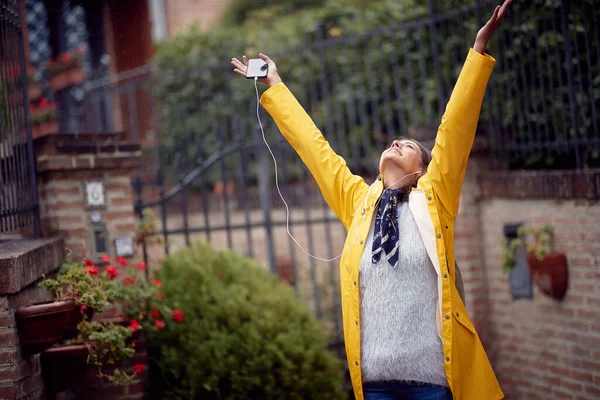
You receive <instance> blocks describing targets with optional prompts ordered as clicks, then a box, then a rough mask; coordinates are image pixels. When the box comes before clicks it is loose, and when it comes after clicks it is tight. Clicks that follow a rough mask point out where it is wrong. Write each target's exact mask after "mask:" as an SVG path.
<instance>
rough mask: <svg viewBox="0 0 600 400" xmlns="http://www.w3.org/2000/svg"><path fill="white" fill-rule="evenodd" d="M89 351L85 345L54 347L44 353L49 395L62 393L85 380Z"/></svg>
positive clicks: (42, 359)
mask: <svg viewBox="0 0 600 400" xmlns="http://www.w3.org/2000/svg"><path fill="white" fill-rule="evenodd" d="M87 358H88V349H87V347H86V346H85V345H83V344H75V345H66V344H60V345H56V346H53V347H51V348H49V349H48V350H46V351H45V352H43V353H42V355H41V364H42V375H43V377H44V383H45V384H46V390H47V391H48V392H49V393H52V394H54V393H59V392H62V391H64V390H66V389H68V388H69V387H71V386H72V385H73V383H75V382H77V381H81V380H83V378H84V375H85V371H86V364H87Z"/></svg>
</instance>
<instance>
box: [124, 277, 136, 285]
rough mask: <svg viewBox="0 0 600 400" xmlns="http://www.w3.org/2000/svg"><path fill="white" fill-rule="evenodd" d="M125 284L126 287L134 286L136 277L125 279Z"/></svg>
mask: <svg viewBox="0 0 600 400" xmlns="http://www.w3.org/2000/svg"><path fill="white" fill-rule="evenodd" d="M123 283H124V284H125V285H133V284H134V283H135V276H134V275H129V276H128V277H126V278H125V279H123Z"/></svg>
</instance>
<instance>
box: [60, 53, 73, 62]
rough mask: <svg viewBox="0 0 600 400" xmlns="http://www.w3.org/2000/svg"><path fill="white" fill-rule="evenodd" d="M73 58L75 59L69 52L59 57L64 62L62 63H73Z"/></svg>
mask: <svg viewBox="0 0 600 400" xmlns="http://www.w3.org/2000/svg"><path fill="white" fill-rule="evenodd" d="M71 58H73V56H72V55H71V53H69V52H67V53H62V54H61V55H60V57H59V59H60V61H62V62H69V61H71Z"/></svg>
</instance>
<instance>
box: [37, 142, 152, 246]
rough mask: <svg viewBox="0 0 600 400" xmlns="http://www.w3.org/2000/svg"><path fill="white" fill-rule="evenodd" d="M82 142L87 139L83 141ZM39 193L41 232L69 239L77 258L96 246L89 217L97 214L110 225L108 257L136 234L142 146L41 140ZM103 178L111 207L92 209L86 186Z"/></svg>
mask: <svg viewBox="0 0 600 400" xmlns="http://www.w3.org/2000/svg"><path fill="white" fill-rule="evenodd" d="M82 139H83V140H82ZM36 148H37V165H38V193H39V199H40V218H41V225H42V232H44V233H45V234H49V233H57V234H60V235H63V236H65V240H66V243H65V244H66V246H67V247H69V248H70V249H71V250H73V253H74V254H75V255H76V256H81V255H82V253H83V250H84V249H89V248H90V245H91V242H92V235H91V230H90V226H91V221H90V215H91V213H92V212H94V211H98V212H99V213H100V215H101V216H102V220H103V222H104V223H106V229H107V233H108V238H107V243H108V245H109V255H111V256H113V255H114V254H112V252H113V251H114V249H113V248H114V246H113V245H112V240H113V239H114V238H115V237H117V236H122V235H133V234H134V232H135V230H136V226H137V220H136V217H135V215H134V212H133V191H132V188H131V172H132V169H133V168H134V167H135V166H136V165H137V163H138V159H139V156H140V154H141V153H140V150H139V146H137V145H131V144H129V143H126V142H120V141H119V137H118V135H108V134H107V135H104V136H102V135H100V136H94V135H86V136H83V137H82V138H78V139H77V138H75V137H74V135H70V134H69V135H64V134H63V135H61V134H58V135H52V136H49V137H46V138H42V139H40V140H39V141H37V142H36ZM97 179H100V180H101V181H102V182H103V183H104V184H105V187H106V197H107V198H106V208H105V209H101V210H89V209H87V207H86V205H85V200H84V182H86V181H88V180H97Z"/></svg>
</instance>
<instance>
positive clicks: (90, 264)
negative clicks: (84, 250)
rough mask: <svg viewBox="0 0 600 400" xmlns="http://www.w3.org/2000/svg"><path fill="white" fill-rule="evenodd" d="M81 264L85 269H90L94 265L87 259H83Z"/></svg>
mask: <svg viewBox="0 0 600 400" xmlns="http://www.w3.org/2000/svg"><path fill="white" fill-rule="evenodd" d="M83 264H84V265H85V266H86V267H91V266H93V265H94V262H93V261H92V260H90V259H89V258H84V259H83Z"/></svg>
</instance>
